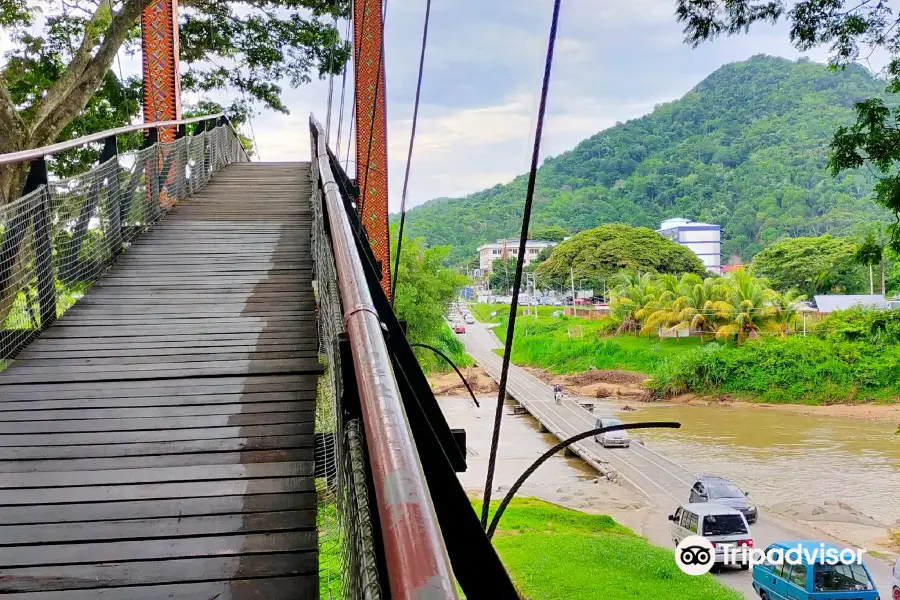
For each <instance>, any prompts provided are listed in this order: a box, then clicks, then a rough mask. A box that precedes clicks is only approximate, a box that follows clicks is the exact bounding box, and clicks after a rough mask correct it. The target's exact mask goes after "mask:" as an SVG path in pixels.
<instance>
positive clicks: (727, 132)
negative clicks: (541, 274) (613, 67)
mask: <svg viewBox="0 0 900 600" xmlns="http://www.w3.org/2000/svg"><path fill="white" fill-rule="evenodd" d="M883 90H884V84H883V82H879V81H878V80H877V79H875V78H874V77H872V75H871V74H870V73H869V72H867V71H866V70H865V69H863V68H862V67H852V68H848V69H846V70H844V71H838V72H835V71H832V70H829V69H828V67H827V66H825V65H821V64H817V63H813V62H810V61H808V60H800V61H797V62H791V61H789V60H786V59H782V58H773V57H767V56H756V57H753V58H751V59H750V60H747V61H744V62H739V63H733V64H729V65H726V66H724V67H722V68H720V69H718V70H717V71H715V72H714V73H712V74H711V75H710V76H709V77H707V78H706V79H705V80H704V81H702V82H701V83H700V84H699V85H697V87H696V88H694V89H693V90H692V91H690V92H689V93H688V94H687V95H685V96H684V97H683V98H681V99H680V100H677V101H675V102H671V103H668V104H662V105H660V106H657V107H656V109H655V110H654V111H653V112H652V113H651V114H649V115H647V116H645V117H642V118H639V119H635V120H632V121H628V122H627V123H620V124H618V125H616V126H615V127H612V128H610V129H607V130H605V131H602V132H600V133H598V134H596V135H594V136H592V137H590V138H588V139H586V140H584V141H583V142H581V143H580V144H578V145H577V146H576V147H575V148H574V149H572V150H570V151H568V152H565V153H563V154H561V155H560V156H557V157H553V158H548V159H547V160H546V161H545V163H544V165H543V166H542V167H541V169H540V170H539V173H538V180H537V191H536V197H535V206H534V212H533V214H532V225H533V228H537V227H540V226H546V225H558V226H561V227H564V228H566V229H568V230H570V231H583V230H585V229H590V228H592V227H596V226H597V225H602V224H604V223H615V222H619V223H627V224H629V225H635V226H643V227H649V228H651V229H656V228H657V227H659V224H660V222H662V221H663V220H665V219H666V218H670V217H685V218H690V219H693V220H695V221H703V222H709V223H716V224H719V225H721V226H722V228H723V231H722V233H723V248H722V251H723V254H724V255H726V256H730V255H732V254H739V255H741V256H742V257H743V259H744V261H745V262H749V260H751V259H752V258H753V256H754V255H755V254H756V253H757V252H759V251H760V250H762V249H763V248H764V247H765V246H767V245H769V244H771V243H773V242H775V241H777V240H779V239H781V238H784V237H800V236H818V235H822V234H825V233H831V234H833V235H857V234H858V233H859V231H858V230H859V229H860V227H864V226H867V225H866V224H868V223H872V222H883V221H884V220H885V219H886V218H887V217H888V216H889V214H890V213H889V212H888V210H887V209H885V208H883V207H881V206H880V205H878V204H877V203H876V202H875V201H874V200H873V199H872V197H871V192H872V186H873V185H874V183H875V182H876V179H875V177H874V176H873V175H872V173H871V172H870V171H869V170H868V169H865V168H861V169H858V170H851V171H844V172H841V173H840V175H839V176H837V177H832V176H831V175H829V174H828V172H827V170H826V164H827V148H828V143H829V141H830V140H831V136H832V134H833V133H834V132H835V131H836V130H837V129H838V128H839V127H841V126H849V125H851V124H852V123H853V121H854V109H853V106H854V104H855V103H856V102H858V101H860V100H862V99H865V98H869V97H873V96H877V95H878V94H880V93H882V92H883ZM526 183H527V181H526V178H525V177H524V176H522V177H518V178H516V179H515V180H513V181H512V182H511V183H509V184H506V185H497V186H494V187H492V188H490V189H488V190H484V191H481V192H478V193H475V194H471V195H469V196H466V197H464V198H459V199H449V198H441V199H437V200H433V201H431V202H428V203H426V204H424V205H422V206H419V207H416V208H414V209H413V210H411V211H410V212H409V214H408V215H407V227H409V231H411V232H414V233H415V235H423V236H425V237H426V238H427V239H428V240H429V242H430V243H435V244H451V245H453V252H452V253H451V255H450V260H451V261H452V262H456V261H459V260H462V259H465V258H467V257H468V256H470V255H471V254H473V253H474V251H475V248H476V247H477V246H478V245H480V244H482V243H484V242H486V241H489V240H496V239H499V238H503V237H509V236H510V235H515V234H517V233H518V230H519V228H520V227H521V218H522V207H523V204H524V197H525V187H526Z"/></svg>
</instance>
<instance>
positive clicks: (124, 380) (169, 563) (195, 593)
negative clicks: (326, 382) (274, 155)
mask: <svg viewBox="0 0 900 600" xmlns="http://www.w3.org/2000/svg"><path fill="white" fill-rule="evenodd" d="M309 193H310V188H309V166H308V164H300V163H294V164H264V163H263V164H261V163H252V164H235V165H231V166H229V167H227V168H226V169H225V170H223V171H221V172H220V173H218V174H216V175H215V176H214V177H213V180H212V181H211V182H210V184H209V185H208V186H207V187H206V188H204V189H203V190H201V191H200V192H199V193H198V194H197V195H195V196H194V197H193V198H191V199H190V200H188V201H187V202H185V203H184V204H183V205H180V206H178V207H176V208H175V209H173V210H172V211H171V213H170V214H169V216H168V217H167V218H166V219H165V220H164V221H163V222H162V223H160V224H158V225H157V227H156V228H155V229H153V230H152V231H150V232H148V233H146V234H144V235H143V236H142V237H141V238H140V239H139V240H138V241H136V242H135V244H134V245H132V247H131V248H129V249H128V250H127V251H126V252H125V254H123V256H122V257H121V258H120V259H119V261H118V262H117V263H116V265H115V266H114V267H113V268H112V269H111V270H110V272H109V273H107V274H106V275H105V276H104V277H103V278H102V279H101V280H100V281H99V282H97V284H95V285H94V286H93V287H92V288H91V290H90V291H89V292H88V294H87V295H86V296H85V297H84V298H83V299H82V300H80V301H79V302H78V303H77V304H76V305H75V306H74V307H73V308H72V309H70V310H69V311H68V312H67V313H66V314H65V315H64V316H63V317H62V318H61V319H60V320H59V322H58V323H57V324H55V325H54V326H53V327H51V328H50V329H49V330H48V331H46V332H45V333H44V334H43V335H42V336H41V337H40V338H39V339H38V340H37V341H35V342H34V343H32V344H31V345H30V346H29V347H28V348H26V349H25V351H24V352H22V353H21V354H20V356H19V357H18V359H17V360H16V362H15V363H14V364H13V365H11V366H10V367H9V368H8V369H7V370H6V371H4V372H2V373H0V594H10V593H11V594H12V596H13V597H16V598H28V599H31V600H51V599H53V600H55V599H64V600H86V599H89V598H90V599H94V598H101V599H115V600H125V599H127V600H151V599H153V600H155V599H162V598H175V599H184V600H187V599H191V600H213V599H215V600H231V599H250V598H253V599H267V600H278V599H281V598H285V599H287V598H291V599H292V600H305V599H314V598H318V576H317V573H318V557H317V551H316V542H317V534H316V493H315V485H314V480H313V472H314V465H313V439H314V437H313V436H314V420H315V418H314V412H315V411H314V408H315V395H316V382H317V377H318V374H319V373H320V370H321V369H320V366H319V363H318V360H317V358H316V357H317V350H316V349H317V333H316V324H315V320H314V319H315V317H314V299H313V294H312V290H311V287H310V277H311V266H312V260H311V255H310V247H309V245H310V242H309V240H310V225H311V214H310V210H309V200H308V198H309Z"/></svg>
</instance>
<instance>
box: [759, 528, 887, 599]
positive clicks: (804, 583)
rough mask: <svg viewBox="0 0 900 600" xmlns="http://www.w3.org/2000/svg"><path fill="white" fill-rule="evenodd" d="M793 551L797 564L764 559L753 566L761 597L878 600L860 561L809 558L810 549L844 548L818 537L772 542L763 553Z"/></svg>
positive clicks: (870, 579) (836, 550)
mask: <svg viewBox="0 0 900 600" xmlns="http://www.w3.org/2000/svg"><path fill="white" fill-rule="evenodd" d="M773 550H779V551H780V552H781V553H787V552H788V551H796V552H797V553H799V556H800V559H801V561H802V562H801V564H794V565H792V564H790V563H789V562H788V561H783V562H781V563H768V562H764V563H762V564H759V565H754V566H753V589H754V590H755V591H756V593H757V594H759V597H760V599H761V600H784V599H787V598H790V599H791V600H851V599H852V600H878V598H879V596H878V590H877V589H876V588H875V582H874V581H873V580H872V576H871V574H870V573H869V570H868V569H867V568H866V565H865V564H864V563H859V564H857V563H849V564H845V563H840V562H838V564H834V565H832V564H828V561H827V560H819V559H817V560H815V561H812V560H811V558H812V553H813V552H814V551H818V552H822V551H825V552H829V551H830V552H835V553H837V554H836V556H840V552H841V551H842V550H844V548H840V547H838V546H833V545H832V544H826V543H824V542H818V541H791V542H776V543H774V544H772V545H771V546H769V547H768V548H766V554H769V552H770V551H773Z"/></svg>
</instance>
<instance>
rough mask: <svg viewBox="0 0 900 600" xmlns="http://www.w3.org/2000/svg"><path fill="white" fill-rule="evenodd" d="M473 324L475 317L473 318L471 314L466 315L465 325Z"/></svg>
mask: <svg viewBox="0 0 900 600" xmlns="http://www.w3.org/2000/svg"><path fill="white" fill-rule="evenodd" d="M474 324H475V317H473V316H472V315H471V314H469V315H466V325H474Z"/></svg>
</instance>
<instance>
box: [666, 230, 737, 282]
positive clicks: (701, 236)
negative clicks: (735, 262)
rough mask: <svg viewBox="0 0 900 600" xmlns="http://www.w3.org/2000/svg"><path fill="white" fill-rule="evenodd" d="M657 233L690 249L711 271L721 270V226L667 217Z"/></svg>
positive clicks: (717, 271) (719, 271)
mask: <svg viewBox="0 0 900 600" xmlns="http://www.w3.org/2000/svg"><path fill="white" fill-rule="evenodd" d="M657 233H659V234H660V235H662V236H664V237H667V238H669V239H670V240H672V241H673V242H677V243H679V244H681V245H682V246H685V247H686V248H688V249H690V250H691V251H692V252H693V253H694V254H696V255H697V257H698V258H699V259H700V260H701V261H703V264H704V265H706V268H707V269H709V270H710V271H711V272H713V273H721V272H722V228H721V227H720V226H719V225H713V224H711V223H694V222H693V221H691V220H690V219H667V220H665V221H663V222H662V225H660V226H659V229H658V230H657Z"/></svg>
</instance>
